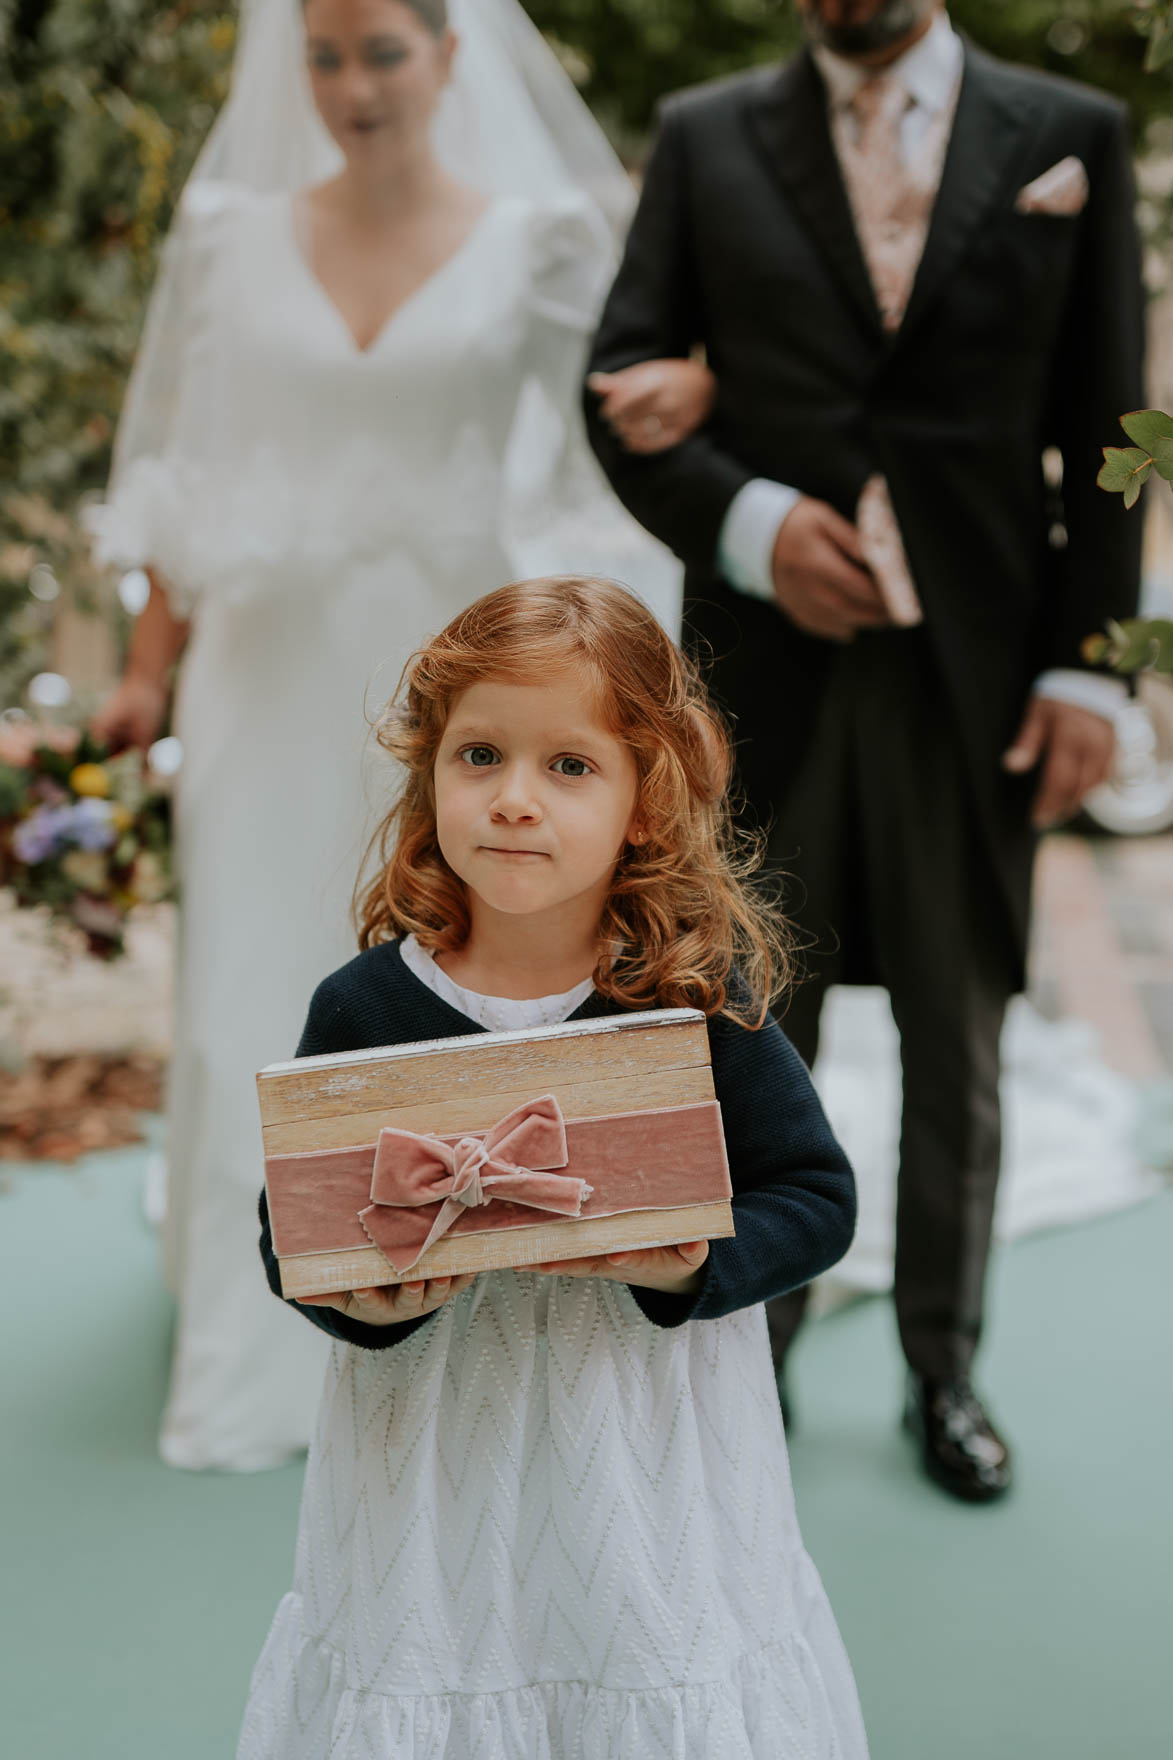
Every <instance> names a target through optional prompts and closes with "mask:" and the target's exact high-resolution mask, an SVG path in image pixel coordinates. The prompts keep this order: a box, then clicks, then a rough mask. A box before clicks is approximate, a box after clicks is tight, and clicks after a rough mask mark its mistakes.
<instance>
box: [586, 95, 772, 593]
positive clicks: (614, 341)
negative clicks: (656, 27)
mask: <svg viewBox="0 0 1173 1760" xmlns="http://www.w3.org/2000/svg"><path fill="white" fill-rule="evenodd" d="M688 148H689V142H688V141H687V139H686V138H685V132H684V129H683V125H682V123H681V120H680V116H679V113H678V111H677V109H676V107H675V106H674V105H673V104H672V103H671V102H669V103H668V104H667V105H666V106H665V107H664V108H663V109H662V111H661V125H660V131H659V135H658V138H657V140H656V144H655V147H654V148H653V151H652V155H651V158H650V160H649V161H648V167H647V172H646V175H645V178H644V186H643V194H642V196H641V197H640V203H639V208H638V209H637V211H636V216H635V219H634V221H633V222H632V226H631V232H630V234H629V235H628V240H627V248H626V250H625V252H624V256H623V262H622V264H621V266H620V269H619V274H618V276H617V277H616V280H615V285H614V286H613V287H612V289H611V293H610V295H609V297H608V299H607V303H606V306H605V307H604V310H603V317H602V321H601V323H600V325H599V330H598V335H597V336H596V338H595V343H594V347H593V349H592V351H591V361H590V368H591V371H592V372H615V371H617V370H618V369H619V368H620V367H628V366H631V365H632V364H633V363H634V362H636V361H646V360H658V359H662V358H664V357H666V356H673V355H678V356H687V355H688V354H689V353H690V351H691V350H692V348H693V346H694V344H696V343H697V342H701V341H703V340H704V338H703V335H702V332H701V324H700V320H699V316H698V301H697V296H698V287H697V275H696V263H695V259H694V250H693V239H692V236H691V227H690V221H689V202H688V178H689V167H688ZM585 411H586V421H587V431H588V433H589V435H590V440H591V445H592V446H593V447H594V449H595V452H596V454H597V455H598V458H599V462H600V463H601V464H602V466H603V469H604V470H605V471H606V473H607V475H608V477H609V478H610V480H611V483H612V485H613V486H614V489H615V492H616V494H617V495H618V496H619V499H620V500H621V501H622V502H623V503H624V505H625V506H626V507H627V508H628V509H629V510H630V511H631V512H632V513H633V514H634V515H635V517H636V519H638V520H639V522H640V524H641V525H643V526H645V527H646V528H647V530H648V531H650V532H652V533H654V535H655V536H656V537H657V538H660V539H662V540H663V542H664V543H665V544H667V545H669V546H670V548H671V549H673V550H674V551H675V552H676V554H677V555H678V556H679V557H680V558H681V560H682V561H683V562H684V563H685V565H686V566H687V567H690V568H696V569H698V570H700V571H702V572H704V573H706V574H711V573H712V572H713V570H714V567H715V562H716V557H717V553H718V545H719V542H720V538H721V530H722V526H723V525H724V521H725V515H726V513H727V512H728V510H729V507H730V504H731V503H732V501H733V499H734V497H735V496H736V495H737V493H738V491H739V490H740V489H742V488H744V487H745V485H746V484H747V483H748V482H749V481H750V480H751V478H752V476H753V472H752V471H749V470H747V469H746V468H745V466H744V465H742V464H740V463H739V462H738V461H737V459H735V458H734V457H733V456H732V455H731V454H730V453H728V452H724V451H722V450H721V449H720V448H719V447H717V446H714V445H713V443H712V441H711V440H710V439H709V438H708V436H707V435H706V434H705V433H704V432H700V433H696V434H693V435H690V436H689V438H688V439H686V440H683V441H681V443H680V444H679V445H678V446H674V447H673V448H672V449H671V450H670V451H668V452H661V453H656V454H644V455H640V454H636V453H633V452H628V451H627V450H626V448H625V447H624V446H623V444H622V443H621V442H620V441H619V440H618V439H616V437H615V435H614V434H613V433H612V432H611V430H610V429H609V428H608V427H607V425H606V423H605V422H603V421H602V420H601V419H600V416H599V400H598V398H597V397H596V396H595V394H594V393H593V392H590V391H588V392H586V394H585Z"/></svg>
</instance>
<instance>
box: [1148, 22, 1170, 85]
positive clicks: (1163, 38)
mask: <svg viewBox="0 0 1173 1760" xmlns="http://www.w3.org/2000/svg"><path fill="white" fill-rule="evenodd" d="M1148 38H1149V41H1148V48H1147V49H1146V51H1145V58H1144V70H1145V72H1146V73H1157V72H1159V71H1160V69H1161V68H1162V67H1165V66H1167V65H1168V63H1169V62H1170V61H1171V60H1173V28H1171V27H1170V21H1169V20H1168V19H1167V18H1154V19H1153V21H1152V24H1151V25H1150V27H1149V32H1148Z"/></svg>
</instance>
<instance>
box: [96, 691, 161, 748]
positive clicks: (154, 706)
mask: <svg viewBox="0 0 1173 1760" xmlns="http://www.w3.org/2000/svg"><path fill="white" fill-rule="evenodd" d="M166 713H167V687H166V685H165V684H164V683H163V682H162V681H159V682H156V681H155V680H154V679H149V678H144V677H140V676H137V675H136V674H134V673H128V674H127V676H126V677H125V678H124V679H123V680H122V683H121V684H120V685H119V686H118V687H117V689H116V690H115V692H114V695H113V696H112V697H111V698H110V699H109V701H108V702H106V703H103V705H102V707H101V708H100V709H99V710H98V713H97V714H96V715H95V716H94V719H93V721H92V722H91V724H90V732H91V733H92V734H93V736H94V738H95V739H96V740H98V741H99V743H100V744H102V745H104V746H109V747H110V749H111V751H115V752H120V751H122V750H123V749H124V747H126V746H139V747H140V748H142V749H143V750H145V749H146V747H147V746H149V745H150V744H151V743H152V741H153V740H154V739H155V738H156V737H157V735H158V732H159V729H160V728H161V727H162V725H163V717H164V716H165V715H166Z"/></svg>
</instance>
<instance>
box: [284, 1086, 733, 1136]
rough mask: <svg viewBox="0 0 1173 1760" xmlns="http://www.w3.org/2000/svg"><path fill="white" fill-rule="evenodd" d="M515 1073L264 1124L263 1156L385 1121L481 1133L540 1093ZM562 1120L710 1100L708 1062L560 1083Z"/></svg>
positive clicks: (362, 1132)
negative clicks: (477, 1088) (407, 1099)
mask: <svg viewBox="0 0 1173 1760" xmlns="http://www.w3.org/2000/svg"><path fill="white" fill-rule="evenodd" d="M516 1080H517V1074H516V1071H515V1070H511V1071H510V1074H509V1085H508V1086H506V1085H504V1084H502V1085H501V1086H500V1087H498V1088H496V1089H495V1090H494V1091H493V1092H492V1093H489V1094H466V1093H463V1092H462V1093H456V1094H454V1093H447V1094H445V1095H443V1096H442V1097H440V1098H438V1099H431V1100H426V1101H420V1102H417V1103H416V1104H414V1105H405V1106H391V1107H384V1108H381V1109H380V1110H378V1111H371V1112H347V1113H345V1114H343V1115H342V1116H329V1115H327V1116H326V1117H319V1118H300V1119H293V1120H288V1121H285V1122H282V1123H278V1124H267V1125H266V1126H265V1127H264V1130H263V1133H262V1134H263V1137H264V1143H265V1154H266V1155H296V1154H307V1153H309V1152H310V1151H311V1150H315V1149H344V1148H348V1147H349V1146H350V1145H351V1144H355V1143H373V1142H375V1140H376V1139H377V1137H378V1135H379V1132H380V1131H381V1130H383V1129H385V1128H387V1127H389V1126H393V1127H394V1128H395V1129H396V1130H404V1131H432V1132H434V1133H436V1134H437V1135H445V1136H450V1135H453V1134H455V1133H456V1132H459V1131H484V1130H488V1129H489V1128H490V1127H491V1126H492V1125H495V1124H496V1123H497V1121H498V1120H499V1119H502V1118H504V1117H506V1115H507V1114H508V1113H510V1112H512V1110H513V1108H514V1107H515V1106H520V1105H521V1104H522V1102H523V1101H525V1100H535V1099H537V1097H538V1095H539V1094H541V1093H543V1092H546V1091H547V1089H548V1087H549V1084H546V1085H545V1086H543V1085H542V1084H540V1083H536V1082H534V1081H532V1080H527V1081H526V1083H525V1085H524V1087H515V1086H513V1083H514V1082H516ZM555 1091H556V1092H557V1095H558V1104H559V1105H560V1106H561V1108H562V1113H563V1117H565V1118H601V1117H604V1116H605V1115H606V1114H608V1113H612V1112H636V1111H641V1112H642V1111H651V1110H652V1109H653V1108H658V1107H662V1106H695V1105H700V1104H701V1103H702V1102H704V1101H706V1100H711V1099H712V1098H713V1077H712V1072H711V1070H710V1069H709V1067H708V1065H707V1064H705V1065H698V1066H694V1067H693V1068H691V1069H673V1070H662V1071H653V1072H651V1073H649V1074H640V1075H638V1076H626V1077H616V1076H612V1077H610V1078H609V1079H607V1080H605V1081H597V1082H563V1081H560V1082H559V1083H558V1084H557V1088H556V1090H555Z"/></svg>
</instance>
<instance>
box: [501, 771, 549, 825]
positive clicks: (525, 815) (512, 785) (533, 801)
mask: <svg viewBox="0 0 1173 1760" xmlns="http://www.w3.org/2000/svg"><path fill="white" fill-rule="evenodd" d="M489 810H490V812H491V814H492V816H493V818H494V819H504V820H508V822H509V823H510V824H511V825H518V824H526V825H536V824H537V822H538V820H539V819H540V818H541V816H542V809H541V805H540V803H539V801H538V798H537V795H536V793H535V792H534V790H533V788H531V787H530V785H529V779H528V777H527V776H526V775H525V773H524V772H522V771H520V770H515V769H512V768H509V769H506V770H505V771H503V773H502V776H501V781H500V786H499V787H498V789H497V794H496V798H495V799H494V801H493V805H492V807H491V808H490V809H489Z"/></svg>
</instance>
